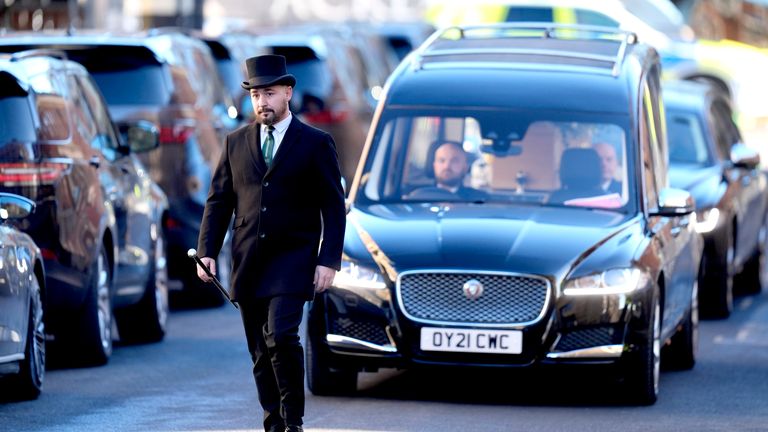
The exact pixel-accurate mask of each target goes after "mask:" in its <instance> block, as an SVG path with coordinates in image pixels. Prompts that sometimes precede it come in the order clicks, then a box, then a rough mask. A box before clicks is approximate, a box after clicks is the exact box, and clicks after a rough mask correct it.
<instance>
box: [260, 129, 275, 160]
mask: <svg viewBox="0 0 768 432" xmlns="http://www.w3.org/2000/svg"><path fill="white" fill-rule="evenodd" d="M273 130H275V127H274V126H267V138H266V139H265V140H264V145H262V146H261V152H262V153H264V162H266V163H267V166H270V165H271V164H272V150H273V149H274V148H275V137H274V136H273V135H272V131H273Z"/></svg>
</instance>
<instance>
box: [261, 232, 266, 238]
mask: <svg viewBox="0 0 768 432" xmlns="http://www.w3.org/2000/svg"><path fill="white" fill-rule="evenodd" d="M266 236H267V235H266V234H264V233H261V234H259V238H264V237H266Z"/></svg>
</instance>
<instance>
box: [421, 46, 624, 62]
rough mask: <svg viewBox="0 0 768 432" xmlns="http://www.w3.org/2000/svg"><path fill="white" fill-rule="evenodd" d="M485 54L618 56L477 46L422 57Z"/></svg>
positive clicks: (610, 59) (607, 58) (606, 58)
mask: <svg viewBox="0 0 768 432" xmlns="http://www.w3.org/2000/svg"><path fill="white" fill-rule="evenodd" d="M484 54H497V55H498V54H513V55H534V56H548V57H564V58H574V59H581V60H593V61H598V62H604V63H610V64H611V66H613V65H614V63H615V61H616V58H615V57H613V56H605V55H597V54H579V53H575V52H572V51H558V50H542V49H519V48H475V49H440V50H432V51H427V52H425V53H424V54H422V55H421V56H422V57H426V58H429V57H439V56H451V55H456V56H465V55H484Z"/></svg>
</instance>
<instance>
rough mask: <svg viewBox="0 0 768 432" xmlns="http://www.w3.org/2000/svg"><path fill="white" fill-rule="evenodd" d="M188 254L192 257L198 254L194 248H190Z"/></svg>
mask: <svg viewBox="0 0 768 432" xmlns="http://www.w3.org/2000/svg"><path fill="white" fill-rule="evenodd" d="M187 256H188V257H190V258H194V257H196V256H197V251H196V250H194V249H190V250H188V251H187Z"/></svg>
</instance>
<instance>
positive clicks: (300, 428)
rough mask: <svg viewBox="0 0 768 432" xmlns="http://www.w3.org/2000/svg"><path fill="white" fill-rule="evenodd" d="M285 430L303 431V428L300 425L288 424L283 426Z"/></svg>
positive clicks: (286, 431) (287, 431)
mask: <svg viewBox="0 0 768 432" xmlns="http://www.w3.org/2000/svg"><path fill="white" fill-rule="evenodd" d="M285 432H304V428H302V427H301V426H295V425H294V426H290V425H289V426H286V427H285Z"/></svg>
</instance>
